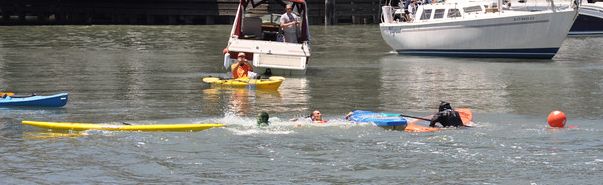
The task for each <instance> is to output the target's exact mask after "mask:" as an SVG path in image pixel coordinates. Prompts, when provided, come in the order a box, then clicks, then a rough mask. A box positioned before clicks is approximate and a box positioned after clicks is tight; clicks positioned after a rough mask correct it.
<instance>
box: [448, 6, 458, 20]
mask: <svg viewBox="0 0 603 185" xmlns="http://www.w3.org/2000/svg"><path fill="white" fill-rule="evenodd" d="M454 17H461V12H460V11H459V9H456V8H451V9H448V18H454Z"/></svg>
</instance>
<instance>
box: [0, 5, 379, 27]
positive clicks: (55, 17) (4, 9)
mask: <svg viewBox="0 0 603 185" xmlns="http://www.w3.org/2000/svg"><path fill="white" fill-rule="evenodd" d="M306 2H307V4H308V9H309V14H308V19H309V22H310V24H329V25H331V24H374V23H379V18H380V15H379V9H380V5H379V1H378V0H307V1H306ZM238 4H239V0H153V1H149V0H0V25H53V24H56V25H91V24H131V25H205V24H232V22H233V20H234V16H235V14H236V11H237V7H238ZM256 11H265V12H271V13H279V14H280V13H283V12H284V7H283V5H282V4H278V3H276V2H275V1H273V3H272V4H270V5H268V6H262V7H258V10H256ZM325 20H326V22H325Z"/></svg>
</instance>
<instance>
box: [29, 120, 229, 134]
mask: <svg viewBox="0 0 603 185" xmlns="http://www.w3.org/2000/svg"><path fill="white" fill-rule="evenodd" d="M21 123H22V124H25V125H31V126H34V127H40V128H46V129H51V130H73V131H84V130H108V131H141V132H190V131H201V130H206V129H210V128H214V127H223V126H224V125H223V124H218V123H193V124H157V125H110V124H94V123H68V122H43V121H22V122H21Z"/></svg>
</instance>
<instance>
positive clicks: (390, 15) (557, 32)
mask: <svg viewBox="0 0 603 185" xmlns="http://www.w3.org/2000/svg"><path fill="white" fill-rule="evenodd" d="M499 5H502V6H499ZM503 6H504V5H503V3H502V2H501V1H499V2H493V1H450V0H449V1H446V2H444V3H434V4H426V5H420V6H418V8H417V11H416V14H415V15H414V16H412V19H413V20H412V21H407V22H403V21H402V20H396V19H394V17H397V16H394V12H398V13H399V12H401V11H394V9H393V8H392V7H391V6H383V7H382V9H383V21H382V23H381V24H380V25H379V27H380V29H381V36H382V37H383V39H384V40H385V42H386V43H387V44H388V45H389V46H390V47H392V48H393V49H394V50H395V51H396V52H397V53H399V54H410V55H430V56H458V57H500V58H552V57H553V56H554V55H555V54H556V53H557V51H558V50H559V47H561V44H562V42H563V40H565V38H566V36H567V34H568V32H569V30H570V27H571V26H572V24H573V22H574V20H575V19H576V16H577V12H578V6H576V5H575V4H572V6H565V7H556V6H555V4H554V3H553V2H552V1H551V3H550V6H551V8H550V9H547V10H541V11H515V10H513V9H509V8H508V6H507V7H503ZM402 17H403V15H402Z"/></svg>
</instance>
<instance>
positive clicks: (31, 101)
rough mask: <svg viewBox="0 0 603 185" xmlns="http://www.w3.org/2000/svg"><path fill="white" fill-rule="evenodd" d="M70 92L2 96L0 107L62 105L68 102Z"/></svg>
mask: <svg viewBox="0 0 603 185" xmlns="http://www.w3.org/2000/svg"><path fill="white" fill-rule="evenodd" d="M68 96H69V94H68V93H59V94H55V95H50V96H40V95H33V96H6V97H4V98H2V97H0V107H4V106H31V107H62V106H65V104H67V100H68V99H69V98H68Z"/></svg>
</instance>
